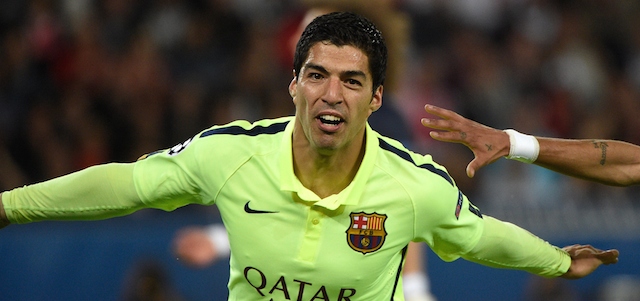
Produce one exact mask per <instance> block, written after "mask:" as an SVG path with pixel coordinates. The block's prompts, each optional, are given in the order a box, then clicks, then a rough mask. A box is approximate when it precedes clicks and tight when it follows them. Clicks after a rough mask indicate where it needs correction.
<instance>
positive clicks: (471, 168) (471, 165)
mask: <svg viewBox="0 0 640 301" xmlns="http://www.w3.org/2000/svg"><path fill="white" fill-rule="evenodd" d="M475 163H476V159H473V160H472V161H471V162H469V165H467V177H469V178H473V176H474V175H475V174H476V167H475V165H476V164H475Z"/></svg>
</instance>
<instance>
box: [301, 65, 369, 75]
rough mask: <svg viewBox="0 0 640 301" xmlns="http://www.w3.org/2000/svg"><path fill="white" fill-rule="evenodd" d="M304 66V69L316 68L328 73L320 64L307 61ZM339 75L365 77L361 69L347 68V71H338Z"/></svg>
mask: <svg viewBox="0 0 640 301" xmlns="http://www.w3.org/2000/svg"><path fill="white" fill-rule="evenodd" d="M304 67H305V69H315V70H317V71H319V72H322V73H329V71H328V70H327V69H326V68H324V67H322V66H320V65H316V64H311V63H309V64H306V65H304ZM340 75H341V76H346V77H358V76H360V77H363V78H367V75H366V74H365V73H364V72H363V71H360V70H347V71H343V72H340Z"/></svg>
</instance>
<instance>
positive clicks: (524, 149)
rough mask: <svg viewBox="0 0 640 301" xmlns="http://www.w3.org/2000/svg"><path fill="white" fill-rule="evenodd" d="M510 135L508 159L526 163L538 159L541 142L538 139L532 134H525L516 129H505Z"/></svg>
mask: <svg viewBox="0 0 640 301" xmlns="http://www.w3.org/2000/svg"><path fill="white" fill-rule="evenodd" d="M504 132H505V133H507V135H509V143H510V144H511V147H510V148H509V155H508V156H507V157H506V158H507V159H511V160H517V161H520V162H524V163H533V162H535V161H536V159H538V153H539V152H540V144H539V143H538V139H536V137H534V136H531V135H525V134H522V133H519V132H517V131H516V130H511V129H509V130H504Z"/></svg>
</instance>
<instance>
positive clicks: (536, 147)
mask: <svg viewBox="0 0 640 301" xmlns="http://www.w3.org/2000/svg"><path fill="white" fill-rule="evenodd" d="M425 110H426V111H427V112H428V113H431V114H433V115H436V116H439V117H440V119H433V118H423V119H422V124H423V125H424V126H426V127H430V128H433V129H437V130H444V131H432V132H430V135H431V137H433V138H434V139H436V140H440V141H446V142H455V143H461V144H464V145H466V146H467V147H468V148H469V149H471V151H472V152H473V154H474V155H475V158H474V159H473V160H472V161H471V162H470V163H469V165H467V175H468V176H469V177H473V176H474V175H475V173H476V171H478V169H480V168H482V167H483V166H486V165H489V164H491V163H493V162H495V161H496V160H498V159H500V158H502V157H506V158H508V159H515V160H518V161H522V162H526V163H533V164H536V165H539V166H542V167H545V168H548V169H551V170H554V171H557V172H560V173H563V174H566V175H569V176H573V177H577V178H582V179H586V180H591V181H595V182H599V183H602V184H607V185H614V186H630V185H635V184H640V146H638V145H634V144H631V143H628V142H623V141H617V140H602V139H558V138H549V137H535V136H531V135H525V134H522V133H519V132H517V131H515V130H505V131H501V130H497V129H494V128H491V127H488V126H485V125H483V124H480V123H478V122H475V121H473V120H469V119H467V118H464V117H462V116H460V115H459V114H457V113H455V112H453V111H451V110H447V109H443V108H440V107H437V106H434V105H426V106H425Z"/></svg>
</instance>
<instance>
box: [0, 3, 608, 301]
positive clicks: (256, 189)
mask: <svg viewBox="0 0 640 301" xmlns="http://www.w3.org/2000/svg"><path fill="white" fill-rule="evenodd" d="M386 55H387V52H386V46H385V43H384V40H383V38H382V35H381V33H380V32H379V31H378V30H377V29H376V28H375V26H374V25H373V24H372V23H371V22H370V21H368V20H367V19H364V18H362V17H360V16H358V15H355V14H352V13H342V12H339V13H330V14H327V15H323V16H320V17H318V18H316V19H314V21H313V22H311V23H310V24H309V25H308V26H307V27H306V29H305V30H304V32H303V34H302V37H301V38H300V40H299V42H298V44H297V47H296V53H295V57H294V74H293V80H292V81H291V83H290V85H289V93H290V95H291V97H292V98H293V102H294V104H295V106H296V114H295V116H293V117H283V118H279V119H273V120H261V121H258V122H255V123H253V124H250V123H248V122H246V121H237V122H233V123H231V124H228V125H224V126H214V127H212V128H210V129H207V130H204V131H203V132H201V133H199V134H197V135H196V136H194V137H193V138H191V139H189V140H187V141H185V142H184V143H181V144H179V145H177V146H175V147H173V148H171V149H168V150H164V151H160V152H156V153H153V154H150V155H148V156H146V157H145V158H143V159H141V160H139V161H138V162H136V163H131V164H115V163H114V164H106V165H101V166H96V167H91V168H88V169H85V170H82V171H79V172H76V173H73V174H70V175H67V176H64V177H60V178H56V179H53V180H50V181H47V182H43V183H39V184H35V185H31V186H26V187H24V188H18V189H14V190H12V191H9V192H4V193H3V194H2V195H0V197H1V198H2V202H0V203H1V204H2V206H3V208H0V218H1V219H2V220H3V221H4V224H7V223H9V222H11V223H26V222H32V221H38V220H51V219H55V220H65V219H83V220H90V219H100V218H109V217H114V216H119V215H124V214H129V213H131V212H133V211H135V210H138V209H140V208H160V209H163V210H173V209H175V208H177V207H180V206H184V205H187V204H204V205H213V204H215V205H217V206H218V208H219V211H220V214H221V216H222V220H223V222H224V224H225V227H226V229H227V231H228V233H229V243H230V248H231V259H230V268H231V272H230V279H229V284H228V287H229V300H352V301H355V300H403V295H402V290H401V289H400V288H401V284H402V282H401V281H402V279H401V272H402V268H403V263H404V255H405V252H406V248H407V245H408V244H409V242H410V241H417V242H425V243H427V245H429V247H430V248H431V249H432V250H433V251H434V252H435V253H436V254H437V255H438V256H439V257H440V258H442V259H443V260H446V261H452V260H455V259H457V258H460V257H462V258H464V259H467V260H470V261H473V262H477V263H480V264H484V265H488V266H492V267H498V268H511V269H520V270H524V271H528V272H531V273H534V274H537V275H541V276H545V277H558V276H562V277H565V278H580V277H583V276H586V275H588V274H590V273H591V272H592V271H594V270H595V269H596V268H597V267H599V266H600V265H601V264H610V263H615V262H617V258H618V252H617V251H616V250H609V251H602V250H598V249H595V248H593V247H591V246H580V245H574V246H570V247H566V248H564V249H560V248H557V247H555V246H552V245H550V244H548V243H547V242H545V241H543V240H541V239H540V238H538V237H536V236H534V235H532V234H531V233H529V232H527V231H526V230H524V229H521V228H519V227H517V226H515V225H513V224H509V223H505V222H501V221H499V220H497V219H494V218H492V217H489V216H486V215H483V214H482V213H481V212H480V210H479V209H478V208H476V207H475V206H474V205H473V204H472V203H470V202H469V200H468V199H467V197H466V196H465V195H464V194H463V193H462V192H461V191H460V190H459V189H458V188H457V187H456V185H455V182H454V181H453V179H452V178H451V177H450V176H449V174H448V173H447V172H446V170H445V169H444V168H443V167H441V166H439V165H438V164H436V163H435V162H433V161H432V159H431V157H430V156H422V155H418V154H416V153H413V152H411V151H409V150H407V149H406V148H404V147H403V146H402V145H401V144H400V143H398V142H397V141H394V140H392V139H389V138H386V137H383V136H381V135H379V134H378V133H376V132H375V131H373V130H372V129H371V128H370V127H369V126H368V124H367V119H368V117H369V116H370V115H371V114H372V113H373V112H375V111H376V110H377V109H378V108H379V107H380V106H381V105H382V94H383V83H384V78H385V68H386Z"/></svg>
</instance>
